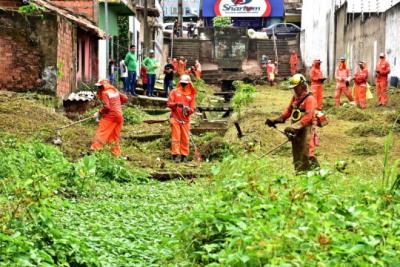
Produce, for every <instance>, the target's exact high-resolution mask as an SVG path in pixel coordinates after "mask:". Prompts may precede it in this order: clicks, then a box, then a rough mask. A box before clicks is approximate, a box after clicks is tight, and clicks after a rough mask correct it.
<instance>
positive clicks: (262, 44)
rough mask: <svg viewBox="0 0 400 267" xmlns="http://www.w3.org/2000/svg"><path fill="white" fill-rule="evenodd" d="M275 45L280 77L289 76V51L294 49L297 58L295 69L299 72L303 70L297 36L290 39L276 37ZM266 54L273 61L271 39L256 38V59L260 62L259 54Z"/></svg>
mask: <svg viewBox="0 0 400 267" xmlns="http://www.w3.org/2000/svg"><path fill="white" fill-rule="evenodd" d="M276 47H277V52H278V62H279V65H278V73H279V76H280V77H288V76H290V64H289V60H290V53H291V51H292V50H295V51H296V53H297V55H298V57H299V60H298V62H299V63H298V65H297V69H298V71H299V72H301V71H302V70H303V65H302V60H301V57H300V47H299V40H298V39H297V38H291V39H277V40H276ZM262 55H266V56H267V57H268V59H271V60H273V61H275V60H276V59H275V49H274V41H273V40H257V60H258V62H261V56H262Z"/></svg>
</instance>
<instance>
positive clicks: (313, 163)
mask: <svg viewBox="0 0 400 267" xmlns="http://www.w3.org/2000/svg"><path fill="white" fill-rule="evenodd" d="M309 160H310V167H311V169H317V168H319V167H320V166H319V162H318V159H317V158H316V157H310V158H309Z"/></svg>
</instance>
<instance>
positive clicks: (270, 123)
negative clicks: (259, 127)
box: [265, 119, 276, 127]
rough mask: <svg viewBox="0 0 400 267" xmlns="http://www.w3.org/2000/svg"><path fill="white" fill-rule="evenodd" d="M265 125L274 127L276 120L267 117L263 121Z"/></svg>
mask: <svg viewBox="0 0 400 267" xmlns="http://www.w3.org/2000/svg"><path fill="white" fill-rule="evenodd" d="M265 125H268V127H275V125H276V122H275V120H271V119H267V120H266V121H265Z"/></svg>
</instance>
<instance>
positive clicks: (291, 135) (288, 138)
mask: <svg viewBox="0 0 400 267" xmlns="http://www.w3.org/2000/svg"><path fill="white" fill-rule="evenodd" d="M271 128H274V129H275V130H277V131H278V132H280V133H281V134H283V135H284V136H286V138H287V140H286V141H285V142H283V143H282V144H280V145H278V146H276V147H274V148H273V149H271V150H270V151H268V152H267V153H265V154H263V155H261V156H260V157H258V158H259V159H260V158H263V157H265V156H267V155H269V154H271V153H272V152H274V151H275V150H277V149H279V148H281V147H282V146H284V145H286V144H287V143H288V142H289V141H291V140H293V138H294V137H295V135H294V134H291V133H285V132H284V131H282V130H279V129H278V128H277V127H276V126H275V125H274V126H273V127H271Z"/></svg>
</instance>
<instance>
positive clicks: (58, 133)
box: [53, 117, 93, 146]
mask: <svg viewBox="0 0 400 267" xmlns="http://www.w3.org/2000/svg"><path fill="white" fill-rule="evenodd" d="M91 119H93V117H87V118H84V119H81V120H79V121H74V122H72V123H70V124H67V125H64V126H62V127H60V128H57V129H56V137H55V138H54V139H53V144H55V145H57V146H60V145H61V144H62V139H61V130H63V129H65V128H68V127H71V126H73V125H76V124H78V123H82V122H84V121H88V120H91Z"/></svg>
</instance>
